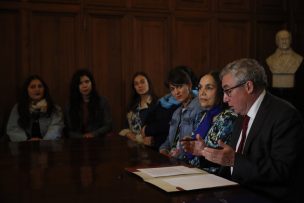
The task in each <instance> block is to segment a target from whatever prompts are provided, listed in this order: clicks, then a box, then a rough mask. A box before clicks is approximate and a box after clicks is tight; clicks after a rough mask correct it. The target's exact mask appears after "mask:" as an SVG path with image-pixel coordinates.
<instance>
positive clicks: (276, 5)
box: [256, 0, 291, 13]
mask: <svg viewBox="0 0 304 203" xmlns="http://www.w3.org/2000/svg"><path fill="white" fill-rule="evenodd" d="M290 2H291V1H290ZM287 5H288V4H287V0H256V9H257V11H258V12H279V13H282V12H286V11H287V9H288V8H287Z"/></svg>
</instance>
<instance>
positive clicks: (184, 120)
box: [159, 68, 201, 159]
mask: <svg viewBox="0 0 304 203" xmlns="http://www.w3.org/2000/svg"><path fill="white" fill-rule="evenodd" d="M166 85H167V87H168V88H169V89H170V92H171V94H172V96H173V97H174V98H175V99H176V100H177V101H178V102H180V103H181V106H180V107H179V108H177V109H176V110H175V112H174V113H173V116H172V118H171V122H170V129H169V135H168V137H167V139H166V141H165V142H164V143H163V144H162V145H161V146H160V148H159V152H160V153H161V154H163V155H166V156H169V157H175V158H178V159H182V157H183V156H184V151H183V150H182V148H181V146H180V140H182V139H183V138H184V137H185V136H187V135H191V132H192V131H193V124H194V119H195V115H196V114H197V113H198V112H200V111H201V107H200V105H199V102H198V98H197V97H196V96H195V94H193V92H192V81H191V78H190V76H189V74H187V73H186V72H185V71H184V70H182V69H180V68H175V69H173V70H171V71H170V72H169V74H168V77H167V81H166Z"/></svg>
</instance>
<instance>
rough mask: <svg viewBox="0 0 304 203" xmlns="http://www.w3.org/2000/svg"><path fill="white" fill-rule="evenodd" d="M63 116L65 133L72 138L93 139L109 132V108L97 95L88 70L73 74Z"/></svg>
mask: <svg viewBox="0 0 304 203" xmlns="http://www.w3.org/2000/svg"><path fill="white" fill-rule="evenodd" d="M65 116H66V119H65V124H66V131H67V133H68V136H69V137H72V138H81V137H83V138H93V137H96V136H99V135H104V134H106V133H108V132H110V131H111V129H112V118H111V113H110V107H109V105H108V102H107V100H106V99H105V98H104V97H102V96H100V95H99V94H98V92H97V90H96V83H95V80H94V77H93V75H92V73H91V72H90V71H89V70H86V69H81V70H78V71H76V72H75V73H74V75H73V77H72V80H71V83H70V100H69V104H68V105H67V109H66V115H65Z"/></svg>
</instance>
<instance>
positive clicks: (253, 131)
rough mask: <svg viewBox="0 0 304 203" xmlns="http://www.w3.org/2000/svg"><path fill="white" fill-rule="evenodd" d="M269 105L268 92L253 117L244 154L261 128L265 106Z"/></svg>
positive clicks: (265, 110)
mask: <svg viewBox="0 0 304 203" xmlns="http://www.w3.org/2000/svg"><path fill="white" fill-rule="evenodd" d="M268 106H269V94H268V93H266V95H265V97H264V100H263V101H262V103H261V106H260V108H259V110H258V112H257V114H256V116H255V119H254V121H253V123H252V125H251V128H250V131H249V134H248V136H247V139H246V142H245V147H244V154H246V153H247V152H248V150H249V148H250V145H251V144H252V142H253V140H254V138H255V136H257V135H258V133H259V131H260V130H261V126H262V125H263V123H264V119H265V115H267V114H266V112H267V107H268Z"/></svg>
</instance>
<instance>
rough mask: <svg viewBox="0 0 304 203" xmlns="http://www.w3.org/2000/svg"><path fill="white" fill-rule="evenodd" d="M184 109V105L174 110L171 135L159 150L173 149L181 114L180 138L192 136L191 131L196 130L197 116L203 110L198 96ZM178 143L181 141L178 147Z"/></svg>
mask: <svg viewBox="0 0 304 203" xmlns="http://www.w3.org/2000/svg"><path fill="white" fill-rule="evenodd" d="M182 109H183V107H182V106H180V107H179V108H178V109H176V110H175V111H174V113H173V116H172V119H171V121H170V129H169V135H168V137H167V139H166V141H165V142H164V143H163V144H162V145H161V146H160V148H159V150H167V151H170V150H171V149H172V147H173V144H174V138H175V134H176V130H177V127H178V123H179V120H180V114H181V123H180V133H179V134H180V138H179V139H183V138H184V137H185V136H191V133H192V131H193V130H194V121H195V116H196V115H197V114H198V113H199V112H201V111H202V108H201V106H200V104H199V100H198V97H194V99H192V101H191V102H190V103H189V105H188V106H187V107H186V108H184V110H183V112H182ZM178 145H179V142H178V143H177V148H178V147H179V146H178ZM181 150H182V149H181ZM181 156H182V155H181ZM178 157H180V156H178ZM178 157H177V158H178Z"/></svg>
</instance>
